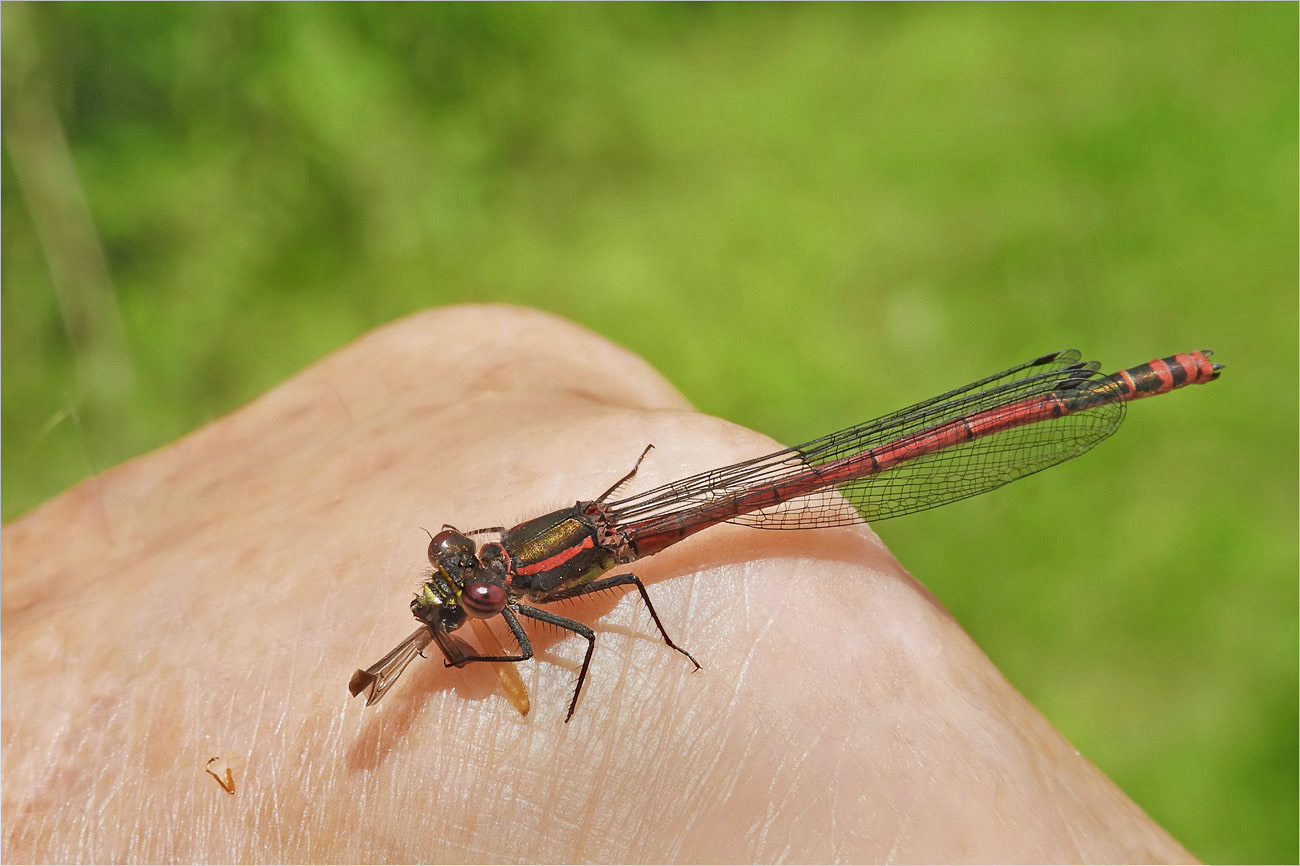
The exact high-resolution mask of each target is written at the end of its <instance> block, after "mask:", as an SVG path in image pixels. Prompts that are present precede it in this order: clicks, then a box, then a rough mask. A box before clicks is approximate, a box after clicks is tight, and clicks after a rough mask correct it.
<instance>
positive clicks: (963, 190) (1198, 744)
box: [0, 2, 1300, 862]
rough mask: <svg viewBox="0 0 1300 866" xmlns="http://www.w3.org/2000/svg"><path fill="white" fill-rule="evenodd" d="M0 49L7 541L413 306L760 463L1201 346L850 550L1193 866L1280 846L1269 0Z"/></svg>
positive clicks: (148, 21)
mask: <svg viewBox="0 0 1300 866" xmlns="http://www.w3.org/2000/svg"><path fill="white" fill-rule="evenodd" d="M0 23H2V26H3V55H2V56H3V76H2V77H0V86H2V87H3V103H2V104H3V111H4V117H3V137H4V155H3V166H2V169H3V175H2V177H0V183H2V185H0V190H2V191H3V278H4V279H3V294H2V296H0V297H2V301H3V308H2V310H3V325H4V341H3V346H2V347H0V351H2V352H3V371H4V374H3V438H4V448H3V473H2V474H0V479H2V481H3V488H2V489H3V507H4V515H5V517H6V518H7V519H13V518H15V517H16V516H18V515H20V514H22V513H23V512H24V511H26V510H28V509H30V508H32V507H34V506H35V505H37V504H38V503H39V502H41V501H42V500H44V499H46V498H48V497H50V496H52V495H54V494H56V493H58V492H59V491H60V490H62V489H64V488H66V487H68V486H69V485H71V484H73V483H74V482H76V481H77V480H78V479H81V478H84V477H86V476H88V475H90V474H93V473H94V472H96V471H99V470H102V469H105V468H107V467H109V466H112V465H113V464H115V463H117V462H119V461H121V460H124V459H126V458H129V457H131V456H133V455H136V454H139V453H142V452H144V451H146V450H148V449H150V448H153V447H155V446H157V445H160V444H162V443H165V442H167V441H169V440H171V439H173V438H175V437H177V436H179V435H182V434H184V433H185V432H187V431H189V430H192V429H194V428H195V427H196V426H198V425H201V424H202V423H204V422H206V421H208V420H210V419H212V418H215V417H217V416H219V415H221V414H223V413H225V412H227V411H229V410H230V409H232V408H234V407H236V406H237V405H239V404H240V403H241V402H243V401H246V400H248V399H250V398H252V397H254V396H256V395H257V394H258V393H260V392H262V391H264V390H265V389H267V388H268V387H270V386H272V385H274V384H275V383H277V382H280V381H282V380H283V379H285V378H286V377H288V376H290V375H292V374H293V373H294V372H295V371H296V370H298V369H300V368H302V367H303V366H305V365H306V364H308V363H310V362H311V361H313V360H315V359H317V358H319V357H321V356H322V355H324V354H326V353H328V352H329V351H331V350H332V349H334V348H336V347H338V346H339V345H341V344H342V343H344V342H346V341H347V340H349V339H351V338H353V337H355V336H356V335H358V334H360V333H362V332H364V331H366V330H367V329H369V328H371V327H374V326H376V325H379V324H382V323H384V322H387V321H390V320H392V319H393V318H395V317H398V316H401V315H403V314H405V313H407V312H410V311H413V310H417V309H420V308H424V307H428V306H434V305H441V304H448V303H453V302H462V301H508V302H512V303H519V304H527V305H533V306H538V307H542V308H545V309H548V310H552V311H554V312H557V313H560V314H562V315H565V316H568V317H571V318H573V319H576V320H578V321H579V322H582V323H584V324H586V325H587V326H589V327H591V328H593V329H594V330H596V331H599V332H600V333H602V334H605V335H606V336H608V337H610V338H611V339H613V340H615V341H617V342H619V343H622V344H624V345H627V346H629V347H630V348H632V349H634V350H635V351H637V352H639V353H641V354H643V355H644V356H646V357H647V358H648V359H650V361H651V362H653V363H654V364H655V365H656V366H658V367H659V368H660V369H661V370H663V371H664V373H665V374H666V375H667V376H668V377H669V378H670V379H672V380H673V381H674V382H675V383H677V384H678V385H679V386H680V387H681V388H682V390H683V391H684V392H685V393H686V394H687V395H688V396H689V397H691V398H692V399H693V400H694V401H695V402H696V403H697V405H699V406H700V407H701V408H702V409H704V410H705V411H708V412H712V413H715V414H718V415H723V416H725V417H728V418H731V419H732V420H735V421H738V422H741V423H744V424H747V425H750V426H753V427H755V428H758V429H761V430H764V431H765V432H768V433H770V434H772V435H773V436H775V437H776V438H779V439H782V440H785V441H801V440H803V439H806V438H810V437H812V436H814V435H817V434H821V433H824V432H827V431H829V430H831V429H833V428H835V427H837V426H839V425H844V424H848V423H851V422H855V421H860V420H863V419H865V418H866V417H869V416H872V415H875V414H881V413H883V412H885V411H887V410H890V409H893V408H897V407H898V406H899V405H902V404H904V403H906V402H910V401H912V400H914V399H918V398H921V397H925V396H929V395H930V394H931V393H933V392H937V391H939V390H941V389H944V388H947V387H951V386H953V385H957V384H960V383H962V382H964V381H967V380H970V379H972V378H975V377H977V376H980V375H983V374H985V373H988V372H991V371H993V370H996V369H1000V368H1002V367H1004V366H1007V365H1009V364H1011V363H1013V362H1016V361H1019V360H1023V359H1024V358H1027V357H1031V356H1033V355H1036V354H1039V353H1041V352H1044V351H1048V350H1051V349H1056V348H1063V347H1068V346H1073V345H1077V346H1079V347H1080V348H1082V349H1084V351H1085V352H1086V353H1087V354H1089V355H1093V356H1096V357H1099V358H1101V359H1102V360H1103V362H1104V363H1105V364H1106V366H1113V367H1118V366H1124V365H1131V364H1136V363H1140V362H1142V361H1146V360H1149V359H1150V358H1152V357H1155V356H1157V355H1164V354H1170V353H1172V352H1175V351H1181V350H1186V349H1197V348H1203V347H1212V348H1214V349H1216V350H1217V352H1218V358H1219V359H1220V360H1222V361H1224V362H1226V363H1227V364H1228V370H1227V371H1226V373H1225V374H1224V377H1223V379H1222V380H1221V381H1219V382H1217V383H1215V384H1214V385H1212V386H1209V387H1207V388H1200V389H1195V390H1194V391H1193V392H1190V393H1180V394H1176V395H1172V396H1170V397H1165V398H1162V399H1161V400H1160V401H1152V402H1150V403H1143V404H1138V405H1136V406H1135V407H1134V408H1133V411H1132V412H1131V413H1130V415H1131V417H1130V421H1129V422H1128V425H1127V429H1125V430H1124V431H1122V433H1121V434H1120V435H1119V436H1117V437H1116V438H1115V440H1114V441H1112V442H1110V443H1107V444H1106V445H1104V446H1103V447H1102V448H1100V449H1098V451H1097V452H1096V453H1094V454H1092V455H1089V456H1088V457H1087V458H1086V459H1084V460H1081V461H1078V462H1077V463H1075V464H1071V465H1069V466H1066V467H1063V468H1061V469H1057V470H1054V471H1053V472H1051V473H1048V474H1046V475H1043V476H1038V477H1036V478H1034V479H1030V480H1027V481H1025V482H1022V483H1021V484H1018V485H1015V486H1014V487H1012V488H1009V489H1008V490H1006V491H1002V492H1000V493H998V494H995V495H992V496H989V497H984V498H982V499H980V500H978V501H977V502H974V503H966V504H963V505H957V506H953V507H951V508H948V509H943V510H942V511H939V512H935V513H931V514H925V515H920V516H917V517H914V518H909V519H908V520H905V521H899V522H897V523H896V524H886V525H884V526H882V528H881V531H882V533H883V534H884V535H885V536H886V538H887V539H888V540H889V542H890V543H891V545H892V546H893V548H894V549H895V551H896V552H898V553H899V555H900V557H901V559H902V560H903V561H904V562H905V563H906V564H907V565H908V566H909V568H911V569H912V571H913V572H914V573H915V574H916V575H917V576H918V577H919V578H921V579H922V580H923V581H925V582H926V583H927V584H928V585H929V586H930V587H931V588H932V589H934V591H935V592H936V594H937V595H938V596H939V597H940V598H941V599H942V600H943V601H944V603H945V604H947V605H948V606H949V607H950V608H951V609H952V610H953V612H954V614H955V615H956V616H957V617H958V618H959V619H960V620H961V621H962V623H963V624H964V625H965V626H966V627H967V628H968V629H969V630H970V631H971V632H972V633H973V634H974V635H975V637H976V638H977V640H978V641H979V642H980V644H981V645H982V646H983V647H984V648H985V649H986V650H987V651H988V652H989V653H990V655H991V656H992V657H993V659H994V660H995V661H996V662H997V664H998V665H999V667H1001V669H1002V670H1003V671H1005V672H1006V674H1007V675H1008V676H1009V677H1010V679H1011V680H1012V681H1013V682H1014V683H1015V684H1016V685H1017V687H1019V688H1020V689H1021V690H1022V691H1024V692H1025V693H1026V694H1027V695H1028V696H1029V697H1030V699H1031V700H1033V701H1034V702H1035V703H1036V704H1037V705H1038V706H1039V707H1041V708H1042V709H1043V710H1044V711H1045V712H1046V713H1047V714H1048V716H1049V717H1050V718H1051V719H1052V720H1053V721H1054V722H1055V723H1056V724H1057V725H1058V726H1059V727H1060V728H1061V729H1062V730H1063V731H1064V732H1065V733H1066V735H1067V736H1069V737H1070V738H1071V739H1072V740H1073V742H1074V743H1075V744H1076V745H1077V746H1078V747H1079V748H1080V749H1081V750H1082V751H1083V752H1084V753H1085V754H1087V755H1088V756H1089V757H1090V758H1092V759H1093V760H1094V761H1096V762H1097V763H1098V764H1099V765H1100V766H1101V767H1102V769H1104V770H1105V771H1106V772H1107V773H1108V774H1109V775H1110V776H1111V777H1112V778H1114V779H1115V780H1116V781H1117V782H1118V783H1119V784H1120V785H1121V786H1122V787H1123V788H1124V789H1125V790H1126V791H1127V792H1128V793H1129V794H1130V795H1131V796H1133V797H1134V798H1135V799H1136V800H1137V801H1138V802H1139V803H1140V804H1141V805H1142V806H1143V807H1144V808H1146V809H1147V810H1148V811H1149V812H1150V813H1151V814H1152V815H1153V816H1154V817H1155V818H1156V819H1157V820H1159V821H1160V822H1161V823H1163V824H1164V825H1165V826H1166V827H1168V828H1169V829H1170V830H1171V831H1172V832H1173V833H1174V834H1175V835H1176V836H1177V837H1178V838H1179V839H1180V840H1182V841H1183V842H1184V843H1185V844H1186V845H1188V846H1189V847H1190V848H1191V849H1192V850H1193V851H1194V852H1196V853H1197V854H1198V855H1199V856H1201V857H1203V858H1206V859H1208V860H1214V861H1238V862H1244V861H1280V862H1285V861H1295V860H1296V859H1297V857H1298V856H1300V852H1298V851H1297V831H1296V827H1297V743H1296V731H1297V686H1296V682H1297V661H1296V659H1297V631H1296V611H1297V581H1296V569H1297V558H1296V525H1297V508H1296V476H1297V473H1296V415H1297V405H1296V404H1297V400H1296V386H1295V383H1294V375H1295V370H1296V348H1297V305H1296V284H1297V244H1296V238H1297V192H1296V190H1297V171H1296V166H1297V129H1296V126H1297V124H1296V104H1297V87H1296V80H1297V49H1296V38H1295V34H1296V30H1297V7H1296V6H1295V5H1294V4H1265V5H1257V4H1206V5H1182V4H1174V5H1106V6H1091V5H1088V6H1077V5H1068V6H1039V5H1032V6H1029V5H1015V4H1013V5H996V6H985V5H959V6H933V5H920V4H918V5H911V4H908V5H902V6H896V5H833V6H809V5H795V6H785V5H781V6H748V5H744V6H740V5H736V6H732V5H707V6H706V5H695V4H692V5H677V4H665V5H654V6H644V5H622V4H620V5H614V6H584V5H562V6H551V5H514V4H509V5H460V4H436V5H388V4H381V5H343V4H339V5H328V4H322V5H317V4H284V5H278V4H265V5H263V4H211V5H207V4H204V5H188V4H185V5H153V4H150V5H131V4H109V5H82V4H51V5H35V4H30V5H29V4H23V3H12V2H11V3H7V4H5V9H4V16H3V20H2V22H0ZM430 387H436V383H430ZM640 444H641V443H636V444H635V446H634V447H640ZM587 493H589V491H575V492H574V495H575V496H579V495H586V494H587ZM864 712H870V708H864Z"/></svg>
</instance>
